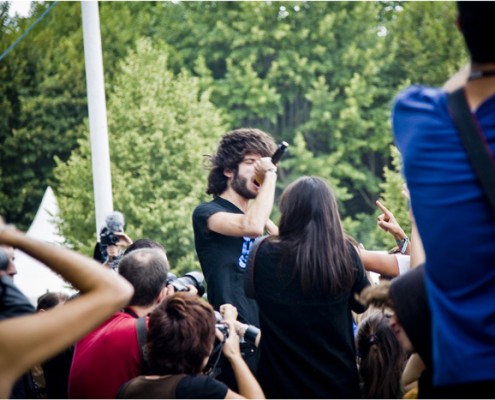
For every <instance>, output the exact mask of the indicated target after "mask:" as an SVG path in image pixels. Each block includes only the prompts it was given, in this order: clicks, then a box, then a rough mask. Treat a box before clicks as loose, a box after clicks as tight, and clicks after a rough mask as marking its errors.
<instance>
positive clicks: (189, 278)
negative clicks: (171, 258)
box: [165, 271, 205, 297]
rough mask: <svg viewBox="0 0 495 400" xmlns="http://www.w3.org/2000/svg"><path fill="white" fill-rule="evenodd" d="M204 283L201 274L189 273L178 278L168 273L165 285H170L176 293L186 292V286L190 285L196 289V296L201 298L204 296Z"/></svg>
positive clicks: (187, 289)
mask: <svg viewBox="0 0 495 400" xmlns="http://www.w3.org/2000/svg"><path fill="white" fill-rule="evenodd" d="M204 281H205V277H204V276H203V274H202V273H201V272H197V271H191V272H188V273H187V274H185V275H184V276H181V277H180V278H177V276H175V275H174V274H173V273H171V272H169V273H168V275H167V280H166V283H165V284H166V285H172V286H173V287H174V289H175V291H176V292H188V291H189V288H188V287H187V285H192V286H194V287H195V288H196V289H197V291H198V296H199V297H201V296H203V295H204V294H205V285H204Z"/></svg>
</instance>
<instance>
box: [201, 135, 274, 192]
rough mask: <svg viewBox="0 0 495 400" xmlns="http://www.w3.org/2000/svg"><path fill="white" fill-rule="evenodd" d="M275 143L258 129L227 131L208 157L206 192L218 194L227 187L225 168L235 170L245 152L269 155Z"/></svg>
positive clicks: (272, 151)
mask: <svg viewBox="0 0 495 400" xmlns="http://www.w3.org/2000/svg"><path fill="white" fill-rule="evenodd" d="M276 149H277V145H276V143H275V141H274V140H273V138H272V137H271V136H270V135H269V134H268V133H265V132H263V131H261V130H259V129H253V128H240V129H236V130H233V131H230V132H227V133H226V134H225V135H224V136H223V137H222V139H221V141H220V144H219V145H218V149H217V152H216V154H215V155H213V156H212V157H211V158H210V162H211V170H210V174H209V176H208V188H207V189H206V193H208V194H211V195H213V196H219V195H220V194H222V193H223V192H224V191H225V189H227V177H226V176H225V175H224V170H225V169H230V170H232V171H233V172H235V171H237V169H238V167H239V164H240V163H241V162H242V160H243V159H244V157H245V155H246V154H259V155H260V156H261V157H270V156H271V155H272V154H273V153H274V152H275V150H276Z"/></svg>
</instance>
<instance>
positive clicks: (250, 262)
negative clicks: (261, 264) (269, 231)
mask: <svg viewBox="0 0 495 400" xmlns="http://www.w3.org/2000/svg"><path fill="white" fill-rule="evenodd" d="M268 236H269V235H265V236H259V237H257V238H256V240H255V241H254V242H253V244H252V246H251V248H250V249H249V254H248V259H247V263H246V278H245V280H244V292H245V293H246V296H247V297H250V298H252V299H255V298H256V290H255V288H254V262H255V259H256V253H257V252H258V249H259V247H260V245H261V243H263V242H264V241H265V239H266V238H267V237H268Z"/></svg>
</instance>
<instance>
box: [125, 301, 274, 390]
mask: <svg viewBox="0 0 495 400" xmlns="http://www.w3.org/2000/svg"><path fill="white" fill-rule="evenodd" d="M215 322H216V319H215V313H214V311H213V308H212V307H211V306H210V305H209V304H208V303H206V302H205V301H204V300H202V299H201V298H199V297H197V296H192V295H191V294H190V293H185V292H179V293H175V294H174V295H173V296H171V297H168V298H167V299H166V300H165V301H164V302H163V303H162V304H160V305H159V306H158V307H157V308H156V309H155V311H153V313H152V314H151V315H150V322H149V333H148V338H147V349H148V354H149V362H150V366H151V368H152V370H153V371H154V374H153V375H146V376H139V377H137V378H134V379H132V380H131V381H129V382H127V383H126V384H124V385H123V386H122V387H121V389H120V390H119V393H118V395H117V398H121V399H130V398H139V399H141V398H159V399H166V398H176V399H186V398H190V399H197V398H203V399H207V398H212V399H232V398H256V399H264V398H265V396H264V394H263V391H262V389H261V387H260V385H259V384H258V382H257V381H256V378H255V377H254V375H253V374H252V372H251V371H250V370H249V367H248V366H247V364H246V362H245V361H244V359H243V358H242V356H241V352H240V348H239V337H238V336H237V333H236V331H235V328H234V324H233V321H232V320H224V321H222V324H223V325H224V326H226V332H227V336H228V337H226V338H225V337H224V336H223V335H222V333H221V332H220V331H219V330H218V329H216V328H215ZM191 327H193V328H194V329H191ZM215 336H216V337H217V338H218V339H219V340H220V341H221V342H222V343H223V349H222V351H223V354H224V355H225V357H226V358H227V359H228V360H229V362H230V364H231V365H232V369H233V371H234V375H235V378H236V381H237V385H238V387H239V393H236V392H234V391H233V390H231V389H229V388H228V387H227V386H226V385H225V384H224V383H223V382H220V381H218V380H216V379H214V378H212V377H210V376H207V375H204V374H203V373H202V371H203V370H204V368H205V366H206V363H207V361H208V359H209V357H210V355H211V353H212V349H213V347H214V341H215Z"/></svg>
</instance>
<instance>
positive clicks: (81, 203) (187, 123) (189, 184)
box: [55, 39, 225, 272]
mask: <svg viewBox="0 0 495 400" xmlns="http://www.w3.org/2000/svg"><path fill="white" fill-rule="evenodd" d="M119 71H120V72H118V73H116V75H115V83H114V85H113V87H112V88H113V91H112V92H111V95H110V100H109V102H108V131H109V141H110V153H111V170H112V188H113V200H114V209H116V210H119V211H121V212H122V213H123V214H124V215H125V217H126V232H127V233H128V234H129V235H130V237H131V238H133V239H139V238H142V237H148V238H152V239H154V240H157V241H159V242H160V243H161V244H163V245H164V246H165V248H166V249H167V253H168V257H169V259H170V261H171V265H172V267H174V268H178V267H179V266H183V268H184V269H188V270H190V269H193V268H194V267H195V268H197V267H198V265H197V264H191V257H190V255H191V254H194V243H193V233H192V223H191V215H192V211H193V209H194V207H195V206H196V205H197V204H198V203H199V202H201V201H203V200H205V198H206V197H205V196H206V195H205V194H204V191H205V187H206V186H205V185H206V176H205V171H204V170H203V168H202V166H203V154H205V153H208V152H210V153H211V152H212V151H213V150H214V148H215V146H216V142H217V140H218V139H219V137H220V136H221V135H222V134H223V133H224V131H225V128H224V127H223V126H222V120H221V116H220V113H219V112H218V111H217V110H216V109H215V108H214V107H213V105H212V104H211V102H210V101H209V99H208V97H207V96H204V95H201V93H200V92H199V81H198V79H197V78H193V77H191V76H190V75H189V74H188V73H181V74H178V75H175V74H174V73H173V72H171V71H170V70H169V69H168V65H167V49H166V46H163V45H162V46H160V45H153V44H152V43H151V41H150V40H144V39H143V40H139V41H138V42H137V45H136V48H135V49H134V50H132V51H130V53H129V56H128V57H127V58H126V59H125V60H124V61H123V62H122V63H121V64H120V66H119ZM88 137H89V134H88V133H86V139H84V140H83V141H81V142H80V147H79V149H78V151H76V152H75V153H74V154H73V156H72V157H71V159H70V160H69V161H68V162H67V163H59V165H58V167H57V170H56V171H55V175H56V177H57V179H58V185H57V186H58V187H59V188H60V191H59V193H58V196H59V199H60V201H61V209H62V218H63V219H64V221H65V222H64V225H63V227H64V230H63V233H64V235H65V236H66V237H67V238H68V239H69V241H70V242H71V243H73V244H74V245H75V246H76V247H78V248H80V249H82V250H84V251H85V252H88V251H90V250H91V249H92V247H93V246H94V243H95V241H96V240H95V237H94V234H93V232H95V226H94V219H93V221H82V220H83V219H84V220H85V218H82V217H81V215H92V214H93V209H94V206H93V204H92V201H88V200H89V196H88V194H90V193H92V180H91V175H90V174H89V173H86V172H83V171H89V170H90V169H91V166H90V154H89V144H88V139H87V138H88ZM72 171H79V172H80V173H81V174H77V175H74V174H73V172H72ZM81 178H82V179H81ZM83 187H84V189H83V192H81V188H83ZM75 209H76V210H81V214H80V215H76V214H75V213H74V210H75ZM82 222H85V224H84V225H81V223H82ZM81 237H84V238H85V240H84V241H83V242H81V240H80V238H81ZM181 272H184V271H181Z"/></svg>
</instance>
